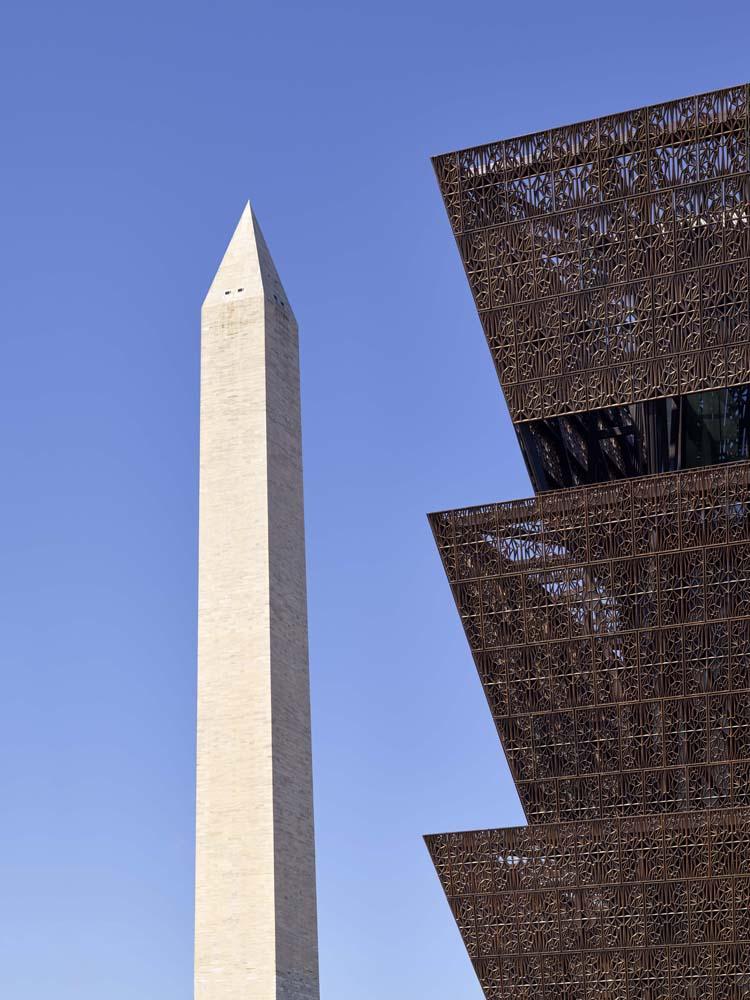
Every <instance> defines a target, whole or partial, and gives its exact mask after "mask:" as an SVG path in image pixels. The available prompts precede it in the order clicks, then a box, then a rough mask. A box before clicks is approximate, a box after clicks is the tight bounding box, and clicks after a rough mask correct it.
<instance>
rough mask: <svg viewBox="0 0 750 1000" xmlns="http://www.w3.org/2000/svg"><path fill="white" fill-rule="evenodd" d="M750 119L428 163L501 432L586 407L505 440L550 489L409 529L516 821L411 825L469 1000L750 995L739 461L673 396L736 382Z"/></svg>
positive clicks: (741, 449) (749, 485) (680, 106)
mask: <svg viewBox="0 0 750 1000" xmlns="http://www.w3.org/2000/svg"><path fill="white" fill-rule="evenodd" d="M748 104H749V102H748V88H747V87H745V86H742V87H737V88H732V89H730V90H725V91H720V92H717V93H713V94H706V95H701V96H698V97H693V98H687V99H684V100H680V101H674V102H671V103H670V104H665V105H659V106H654V107H650V108H642V109H639V110H636V111H632V112H627V113H625V114H622V115H615V116H610V117H607V118H601V119H598V120H596V121H591V122H585V123H582V124H579V125H573V126H569V127H567V128H562V129H553V130H548V131H545V132H539V133H536V134H534V135H530V136H525V137H522V138H519V139H510V140H507V141H505V142H499V143H492V144H489V145H487V146H482V147H477V148H475V149H469V150H464V151H462V152H458V153H452V154H448V155H446V156H442V157H437V158H436V160H435V168H436V171H437V175H438V179H439V182H440V186H441V190H442V193H443V197H444V200H445V204H446V207H447V209H448V214H449V216H450V219H451V224H452V226H453V229H454V232H455V234H456V238H457V240H458V244H459V248H460V250H461V253H462V256H463V259H464V264H465V266H466V271H467V275H468V278H469V281H470V284H471V287H472V291H473V294H474V297H475V300H476V304H477V308H478V310H479V313H480V316H481V319H482V323H483V325H484V329H485V333H486V335H487V339H488V342H489V345H490V348H491V351H492V354H493V357H494V360H495V364H496V366H497V369H498V372H499V374H500V377H501V382H502V385H503V390H504V392H505V395H506V398H507V400H508V404H509V407H510V411H511V415H512V417H513V420H514V422H515V423H516V424H518V423H519V422H523V421H530V420H541V419H543V418H549V417H552V416H553V415H556V414H565V413H568V414H570V413H580V414H584V415H585V416H581V417H576V418H575V420H567V421H558V422H557V424H556V425H555V426H554V427H552V426H551V425H550V423H547V424H546V425H544V426H543V427H541V426H540V427H538V428H537V427H536V426H533V425H531V426H529V427H526V428H525V429H522V430H520V431H519V436H520V437H521V439H522V441H523V440H532V439H533V441H535V440H537V438H538V439H539V440H540V441H547V451H546V452H545V453H544V456H543V457H544V458H545V461H547V462H548V465H549V463H550V462H552V463H553V462H555V461H558V463H559V465H560V468H559V470H558V471H559V472H560V473H561V474H560V475H555V476H552V475H551V474H550V475H548V472H549V470H548V468H547V466H544V468H543V469H542V472H541V473H538V474H537V473H535V471H534V469H533V468H532V466H531V465H530V470H531V471H532V475H536V479H535V480H534V481H535V484H536V486H537V488H538V489H541V490H545V489H549V490H550V492H542V493H540V494H539V495H538V496H536V497H535V498H532V499H528V500H518V501H512V502H509V503H501V504H492V505H489V506H484V507H476V508H471V509H464V510H456V511H448V512H444V513H439V514H433V515H431V517H430V521H431V524H432V528H433V532H434V534H435V539H436V542H437V545H438V548H439V551H440V555H441V558H442V561H443V564H444V567H445V571H446V574H447V576H448V579H449V582H450V585H451V588H452V591H453V594H454V597H455V600H456V605H457V607H458V610H459V613H460V615H461V619H462V622H463V626H464V629H465V632H466V636H467V639H468V641H469V644H470V647H471V650H472V654H473V656H474V660H475V663H476V666H477V669H478V672H479V676H480V679H481V682H482V685H483V688H484V691H485V694H486V696H487V700H488V704H489V707H490V710H491V712H492V715H493V718H494V721H495V724H496V726H497V730H498V734H499V736H500V738H501V741H502V743H503V747H504V749H505V753H506V756H507V758H508V761H509V763H510V766H511V769H512V771H513V775H514V778H515V780H516V785H517V788H518V791H519V795H520V798H521V801H522V803H523V806H524V809H525V812H526V816H527V819H528V821H529V824H530V825H529V826H528V827H527V828H523V829H514V830H489V831H480V832H476V833H458V834H440V835H435V836H432V837H428V838H427V842H428V846H429V849H430V852H431V855H432V857H433V860H434V862H435V865H436V868H437V870H438V873H439V875H440V878H441V881H442V884H443V887H444V889H445V892H446V895H447V897H448V899H449V901H450V905H451V908H452V910H453V913H454V916H455V918H456V921H457V923H458V926H459V928H460V930H461V934H462V936H463V938H464V941H465V943H466V946H467V949H468V951H469V954H470V956H471V958H472V961H473V962H474V966H475V969H476V972H477V975H478V977H479V979H480V982H481V983H482V987H483V989H484V992H485V995H486V997H487V998H488V1000H537V998H538V997H540V996H542V997H546V998H550V1000H601V998H606V1000H659V998H661V1000H673V998H674V1000H676V998H680V1000H704V998H706V1000H740V998H742V1000H748V998H750V864H749V862H750V461H748V460H747V457H748V454H750V447H748V440H747V428H746V426H745V423H743V420H744V417H741V414H740V410H739V409H737V408H735V409H732V406H731V405H730V402H731V401H730V399H729V397H730V396H732V394H731V393H727V394H725V396H726V399H724V400H723V401H722V399H720V398H719V397H718V395H717V394H714V396H713V397H712V398H710V399H709V398H708V397H709V395H710V393H705V394H704V395H702V396H700V397H697V396H692V395H689V394H692V393H696V392H702V391H703V390H715V389H721V388H722V387H724V386H728V385H741V386H748V385H749V384H750V174H749V173H748ZM659 397H665V402H664V403H659V404H655V403H644V404H643V406H642V407H641V411H642V412H641V411H638V412H636V410H635V409H634V410H633V412H630V411H628V412H625V413H624V414H619V411H617V410H616V409H615V408H616V407H619V406H620V404H630V403H633V402H637V401H638V402H640V401H644V400H650V399H657V398H659ZM667 397H668V398H667ZM677 397H679V398H677ZM605 407H606V408H610V409H609V410H608V411H607V412H608V414H611V416H606V415H605V416H606V419H605V416H599V415H597V414H596V413H594V412H593V411H599V413H600V414H601V413H603V411H602V408H605ZM719 411H720V412H719ZM686 412H687V413H689V414H691V416H690V420H691V421H693V423H681V422H680V421H681V419H682V418H680V419H677V418H676V416H675V415H676V414H678V413H686ZM743 412H744V411H743ZM717 414H718V416H717ZM639 421H640V423H639ZM712 421H713V423H712ZM668 422H669V426H668V428H667V423H668ZM558 424H559V425H560V426H559V427H558V426H557V425H558ZM568 424H570V425H571V426H572V425H573V424H576V426H577V425H578V424H580V428H582V430H581V432H580V433H579V434H578V435H577V436H576V435H574V434H572V433H570V432H569V428H568V427H567V425H568ZM667 429H668V430H669V433H666V432H667ZM558 431H559V433H558ZM636 433H637V434H641V435H642V437H641V443H642V444H643V448H642V450H641V451H638V450H632V451H628V450H627V449H628V448H630V445H629V444H627V442H626V441H625V437H626V435H630V436H631V437H632V438H633V439H634V440H635V435H636ZM694 433H695V435H697V436H691V435H693V434H694ZM529 434H531V435H532V437H531V438H529V437H528V435H529ZM534 434H536V435H537V438H534V437H533V435H534ZM554 434H557V437H556V438H555V437H554ZM524 435H526V437H525V436H524ZM649 435H650V436H649ZM700 435H705V436H706V440H707V439H708V437H710V441H708V444H707V443H706V440H704V438H703V437H700ZM616 438H617V441H615V439H616ZM550 441H552V442H553V443H554V447H553V444H550V443H549V442H550ZM599 442H605V443H604V444H601V448H602V449H604V452H603V453H605V454H606V457H607V459H608V460H607V461H602V462H600V463H599V464H598V465H596V466H593V465H587V464H586V461H587V460H588V459H587V454H586V452H585V449H586V448H588V449H589V452H588V457H589V458H590V457H591V455H593V454H594V450H595V449H596V448H599V447H600V444H599ZM613 442H614V444H613ZM685 442H687V444H688V445H689V449H688V450H685V451H684V454H683V451H680V450H679V449H682V448H683V446H684V445H685ZM641 443H639V444H638V448H639V449H640V448H641ZM615 444H618V446H619V445H622V447H621V448H620V451H616V449H615ZM714 445H716V447H714ZM673 446H674V455H673V454H672V452H671V451H670V450H669V449H671V448H673ZM555 449H558V450H557V451H556V450H555ZM607 449H608V450H607ZM649 449H650V450H649ZM690 449H692V450H690ZM641 454H642V455H643V456H645V459H644V460H646V459H647V460H648V462H649V463H651V462H652V461H656V460H657V459H658V460H659V462H661V457H662V456H663V455H666V456H667V458H668V463H669V464H648V465H646V466H645V468H646V469H650V470H652V471H657V470H663V469H667V468H668V469H683V470H686V469H690V470H691V471H680V472H662V474H660V475H655V476H642V475H641V473H642V472H643V471H644V466H643V465H638V464H637V462H636V461H635V460H634V461H633V462H630V464H628V462H624V461H623V462H619V463H618V462H617V461H616V459H617V456H618V455H621V457H622V455H624V456H625V457H626V458H628V459H630V457H631V456H632V455H635V456H636V457H637V456H639V455H641ZM560 456H562V458H561V457H560ZM570 456H572V458H573V459H574V460H575V462H576V463H577V465H576V470H577V471H576V475H578V474H579V472H580V474H581V475H583V474H584V473H585V474H586V475H588V479H586V480H584V481H587V482H589V483H593V482H596V481H598V479H605V478H607V477H608V476H611V477H612V478H613V479H617V480H618V481H616V482H605V483H603V484H601V485H588V486H585V487H581V488H577V489H555V488H554V487H555V486H556V485H559V484H561V483H564V482H570V481H571V479H570V478H569V479H567V480H566V479H564V478H563V476H562V468H563V460H564V461H568V460H569V458H570ZM676 456H679V460H678V459H677V457H676ZM738 457H743V458H744V459H745V460H743V461H732V462H731V464H718V463H728V462H729V461H730V460H732V459H736V458H738ZM673 458H674V461H673ZM683 458H684V462H683ZM711 463H714V464H711ZM568 466H569V467H570V462H569V461H568ZM696 466H700V468H695V467H696ZM550 468H552V466H550ZM555 468H556V467H555ZM592 470H593V471H592ZM553 471H554V469H553ZM537 472H538V470H537ZM594 472H595V473H596V474H595V475H594ZM542 473H543V475H542ZM636 475H637V476H639V478H627V477H628V476H636ZM545 476H546V477H547V478H546V479H545ZM620 476H623V477H625V478H622V479H620V478H619V477H620ZM572 481H573V482H579V481H581V480H580V478H579V479H575V478H573V479H572Z"/></svg>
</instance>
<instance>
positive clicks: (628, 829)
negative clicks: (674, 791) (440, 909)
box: [427, 809, 750, 1000]
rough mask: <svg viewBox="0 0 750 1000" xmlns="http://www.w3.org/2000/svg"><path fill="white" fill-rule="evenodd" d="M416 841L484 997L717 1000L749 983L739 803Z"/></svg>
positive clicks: (746, 833) (749, 886) (749, 888)
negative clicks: (690, 812)
mask: <svg viewBox="0 0 750 1000" xmlns="http://www.w3.org/2000/svg"><path fill="white" fill-rule="evenodd" d="M427 843H428V847H429V850H430V854H431V856H432V859H433V861H434V863H435V867H436V869H437V872H438V874H439V876H440V880H441V882H442V884H443V888H444V890H445V893H446V895H447V897H448V900H449V903H450V907H451V910H452V911H453V914H454V917H455V919H456V922H457V923H458V926H459V928H460V930H461V934H462V936H463V939H464V942H465V944H466V948H467V950H468V952H469V956H470V958H471V959H472V962H473V964H474V967H475V969H476V973H477V976H478V977H479V980H480V982H481V984H482V987H483V989H484V992H485V996H487V997H488V998H492V1000H519V998H523V1000H535V998H537V997H540V996H541V997H545V998H547V997H548V998H550V1000H558V998H560V997H564V998H565V1000H588V998H596V1000H599V998H601V997H604V998H607V1000H643V998H644V997H648V998H658V997H660V998H664V1000H667V998H674V997H680V998H696V1000H708V998H713V1000H720V998H721V1000H724V998H740V997H744V996H747V994H748V991H749V990H750V876H749V875H748V874H747V858H748V856H750V810H748V809H741V810H727V811H719V812H715V813H712V814H706V815H698V816H691V817H676V816H654V817H645V818H640V819H636V820H613V821H611V822H607V821H604V822H593V823H573V824H567V825H564V826H551V827H549V826H542V827H527V828H525V829H516V830H486V831H477V832H475V833H456V834H440V835H437V836H433V837H428V838H427Z"/></svg>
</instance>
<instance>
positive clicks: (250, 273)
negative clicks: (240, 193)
mask: <svg viewBox="0 0 750 1000" xmlns="http://www.w3.org/2000/svg"><path fill="white" fill-rule="evenodd" d="M240 297H242V298H264V297H265V298H267V299H269V300H270V301H273V302H276V303H277V304H279V305H280V306H281V307H282V308H284V309H287V310H288V311H289V312H290V313H291V306H290V305H289V302H288V299H287V297H286V292H285V291H284V286H283V285H282V284H281V278H279V273H278V271H277V270H276V265H275V264H274V262H273V258H272V257H271V254H270V252H269V250H268V244H267V243H266V241H265V238H264V236H263V232H262V231H261V228H260V226H259V225H258V220H257V218H256V217H255V212H254V211H253V209H252V206H251V204H250V202H249V201H248V202H246V204H245V207H244V208H243V210H242V215H241V216H240V219H239V222H238V223H237V225H236V227H235V230H234V233H233V234H232V238H231V240H230V241H229V246H228V247H227V248H226V250H225V252H224V257H223V258H222V261H221V264H219V269H218V271H217V272H216V275H215V276H214V280H213V282H212V283H211V287H210V288H209V290H208V294H207V295H206V299H205V302H204V303H203V304H204V305H216V304H218V303H219V302H223V303H230V302H233V301H234V300H235V299H238V298H240Z"/></svg>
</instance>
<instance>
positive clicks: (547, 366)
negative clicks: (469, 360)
mask: <svg viewBox="0 0 750 1000" xmlns="http://www.w3.org/2000/svg"><path fill="white" fill-rule="evenodd" d="M748 106H749V101H748V87H747V86H741V87H735V88H730V89H727V90H722V91H716V92H713V93H710V94H702V95H700V96H697V97H691V98H686V99H682V100H679V101H672V102H670V103H668V104H660V105H653V106H650V107H646V108H639V109H637V110H634V111H628V112H624V113H622V114H617V115H610V116H607V117H603V118H599V119H595V120H592V121H587V122H582V123H578V124H575V125H569V126H566V127H562V128H555V129H546V130H544V131H541V132H536V133H533V134H531V135H527V136H522V137H520V138H515V139H507V140H505V141H503V142H493V143H489V144H486V145H483V146H477V147H474V148H472V149H467V150H462V151H459V152H454V153H447V154H445V155H442V156H438V157H436V158H435V160H434V166H435V170H436V173H437V177H438V181H439V183H440V188H441V192H442V195H443V198H444V201H445V205H446V208H447V211H448V215H449V218H450V220H451V225H452V227H453V231H454V233H455V236H456V239H457V242H458V246H459V249H460V252H461V256H462V258H463V261H464V265H465V268H466V272H467V276H468V279H469V283H470V285H471V289H472V293H473V295H474V299H475V302H476V305H477V309H478V311H479V314H480V318H481V320H482V324H483V327H484V331H485V334H486V337H487V340H488V343H489V346H490V350H491V352H492V355H493V359H494V361H495V365H496V367H497V371H498V374H499V377H500V380H501V383H502V386H503V391H504V393H505V396H506V399H507V401H508V405H509V408H510V412H511V416H512V418H513V420H514V422H515V423H519V422H523V421H527V420H533V419H537V420H539V419H545V418H550V417H554V416H558V415H560V414H570V413H580V412H585V411H590V410H595V409H600V408H603V407H611V406H617V405H622V404H627V403H631V402H634V401H642V400H647V399H656V398H666V397H674V396H681V395H685V394H688V393H694V392H698V391H702V390H705V389H716V388H721V387H724V386H728V385H739V384H742V383H745V382H747V372H748V370H750V323H749V321H748V320H749V315H750V280H749V274H748V268H749V266H750V174H749V173H748Z"/></svg>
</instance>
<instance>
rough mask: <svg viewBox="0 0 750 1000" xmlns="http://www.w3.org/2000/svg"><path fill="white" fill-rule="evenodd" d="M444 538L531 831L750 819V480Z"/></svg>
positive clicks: (489, 515) (606, 503)
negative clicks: (741, 815)
mask: <svg viewBox="0 0 750 1000" xmlns="http://www.w3.org/2000/svg"><path fill="white" fill-rule="evenodd" d="M431 521H432V525H433V529H434V532H435V537H436V539H437V542H438V547H439V549H440V553H441V556H442V559H443V562H444V565H445V569H446V572H447V575H448V579H449V581H450V584H451V587H452V590H453V594H454V597H455V599H456V604H457V606H458V610H459V613H460V615H461V619H462V622H463V625H464V629H465V631H466V636H467V638H468V640H469V644H470V646H471V649H472V653H473V654H474V658H475V661H476V664H477V668H478V671H479V675H480V678H481V680H482V684H483V686H484V690H485V693H486V695H487V700H488V702H489V705H490V709H491V711H492V714H493V717H494V719H495V723H496V725H497V729H498V732H499V734H500V737H501V740H502V743H503V747H504V749H505V753H506V756H507V758H508V762H509V764H510V767H511V770H512V772H513V775H514V777H515V779H516V783H517V787H518V792H519V795H520V797H521V801H522V803H523V806H524V809H525V811H526V815H527V817H528V819H529V821H530V822H541V821H551V820H560V821H569V820H579V819H593V818H599V817H603V816H631V815H641V814H644V813H655V812H679V811H687V810H693V809H716V808H723V807H727V806H730V805H735V804H736V805H744V804H747V805H750V465H748V464H747V463H744V462H743V463H738V464H736V465H727V466H724V467H720V468H712V469H710V470H701V471H700V472H685V473H680V474H676V475H671V476H657V477H647V478H643V479H632V480H625V481H623V482H618V483H617V484H607V485H605V486H596V487H588V488H586V489H578V490H569V491H564V492H554V493H546V494H541V495H540V496H538V497H537V498H535V499H532V500H522V501H515V502H512V503H506V504H497V505H494V506H491V507H481V508H476V509H469V510H460V511H451V512H448V513H445V514H436V515H432V517H431Z"/></svg>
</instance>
